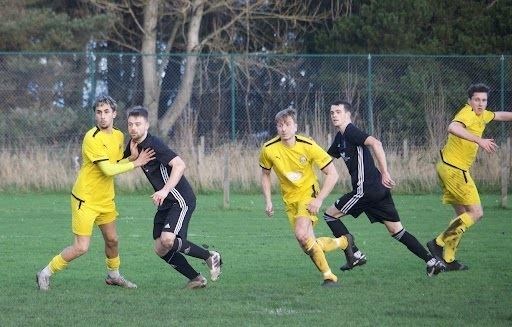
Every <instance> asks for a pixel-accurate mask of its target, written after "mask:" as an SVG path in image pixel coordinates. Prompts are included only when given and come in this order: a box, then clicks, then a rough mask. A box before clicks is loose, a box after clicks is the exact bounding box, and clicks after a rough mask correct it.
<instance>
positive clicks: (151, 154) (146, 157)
mask: <svg viewBox="0 0 512 327" xmlns="http://www.w3.org/2000/svg"><path fill="white" fill-rule="evenodd" d="M153 159H155V151H154V150H153V149H150V148H147V149H144V150H143V151H142V152H141V153H139V157H138V158H137V160H135V161H134V162H133V164H134V165H135V167H141V166H144V165H145V164H147V163H148V162H150V161H151V160H153Z"/></svg>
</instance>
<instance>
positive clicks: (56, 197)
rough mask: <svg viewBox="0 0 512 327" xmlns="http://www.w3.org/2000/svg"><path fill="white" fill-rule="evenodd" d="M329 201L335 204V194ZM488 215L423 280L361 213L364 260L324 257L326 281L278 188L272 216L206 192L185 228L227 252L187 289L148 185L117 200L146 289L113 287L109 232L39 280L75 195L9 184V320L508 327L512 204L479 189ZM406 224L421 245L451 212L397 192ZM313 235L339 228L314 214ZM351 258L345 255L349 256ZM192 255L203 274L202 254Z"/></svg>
mask: <svg viewBox="0 0 512 327" xmlns="http://www.w3.org/2000/svg"><path fill="white" fill-rule="evenodd" d="M332 200H334V198H333V197H331V198H330V199H329V201H326V203H325V205H328V204H330V203H331V201H332ZM482 200H483V204H484V209H485V217H484V220H483V221H482V223H479V224H478V225H476V226H474V227H473V228H471V229H470V230H469V231H468V232H467V233H466V234H465V235H464V239H463V240H462V244H461V248H460V250H459V255H458V257H459V258H460V259H461V260H462V261H464V262H465V263H467V264H468V265H469V266H470V270H468V271H464V272H452V273H445V274H441V275H439V276H437V277H435V278H428V277H426V275H425V272H424V264H423V262H421V261H420V260H419V259H418V258H416V257H414V256H413V255H411V254H410V253H409V252H408V251H407V249H406V248H405V247H404V246H402V245H401V244H400V243H398V242H396V241H394V240H393V239H392V238H391V237H389V236H388V234H387V232H386V230H385V229H384V227H383V226H381V225H377V224H374V225H370V224H369V222H368V220H367V219H366V217H365V216H364V215H363V216H361V217H359V219H357V220H354V219H352V218H351V217H346V218H345V219H344V221H345V222H346V224H347V226H348V228H349V229H350V230H351V231H352V232H353V233H354V234H355V235H356V240H357V244H358V245H359V247H360V248H361V249H362V250H364V252H365V253H366V254H367V256H368V263H367V265H366V266H364V267H362V268H359V269H355V270H353V271H350V272H345V273H342V272H340V271H339V270H338V267H339V265H340V264H341V263H342V257H343V256H342V255H341V254H340V253H339V252H338V253H329V254H328V259H329V262H330V263H331V267H332V268H333V271H335V272H336V273H337V275H338V277H340V282H341V285H342V287H341V288H338V289H324V288H322V287H320V283H321V277H320V274H319V273H318V272H317V271H316V269H315V268H314V266H313V264H312V263H311V262H310V260H309V258H308V257H307V256H306V255H305V254H303V252H302V251H301V250H300V249H299V247H298V245H297V242H296V241H295V239H294V238H293V236H292V233H291V231H290V229H289V226H288V222H287V220H286V219H285V217H284V213H283V212H282V205H281V202H280V200H279V198H277V197H276V198H275V202H274V203H275V205H276V207H277V210H276V212H277V213H276V216H275V217H274V218H273V219H268V218H266V216H264V214H263V208H264V207H263V201H262V197H261V196H260V195H233V196H232V199H231V209H229V210H223V209H222V208H221V204H222V195H221V194H210V195H201V196H199V198H198V208H197V210H196V213H195V215H194V217H193V220H192V222H191V225H190V227H189V238H190V239H191V240H192V241H194V242H196V243H198V244H206V245H208V246H209V247H210V248H213V249H217V250H219V251H220V252H221V253H222V255H223V259H224V267H223V274H222V276H221V278H220V280H219V281H217V282H211V283H209V285H208V287H207V288H206V289H201V290H197V291H190V290H187V289H184V288H183V287H184V285H185V282H186V281H185V280H184V278H183V277H181V276H180V275H178V273H176V272H175V271H173V270H171V269H170V268H169V267H168V266H166V265H165V264H164V263H163V262H162V261H161V260H160V259H159V258H158V257H157V256H156V255H154V253H153V250H152V246H153V241H152V238H151V231H152V219H153V214H154V212H153V210H154V208H153V207H152V205H151V203H150V199H149V196H148V195H127V194H121V195H119V196H118V211H119V212H120V219H119V221H118V231H119V235H120V247H121V259H122V267H121V268H122V273H124V274H125V275H126V276H127V277H128V278H129V279H131V280H133V281H134V282H136V283H137V284H138V286H139V288H138V289H136V290H125V289H120V288H115V287H109V286H106V285H105V284H104V282H103V278H104V276H105V265H104V255H103V241H102V239H101V234H100V233H99V231H98V230H95V232H94V235H93V240H92V244H91V248H90V251H89V253H88V254H87V255H85V256H83V257H81V258H79V259H77V260H76V261H74V262H72V263H71V264H70V265H69V267H68V269H67V270H65V271H63V272H61V273H59V274H57V275H55V276H54V277H53V278H52V285H51V286H52V289H51V290H50V291H49V292H46V293H44V292H40V291H38V290H37V289H36V286H35V277H34V276H35V273H36V271H37V270H38V269H40V268H41V267H43V266H44V265H46V264H47V262H48V261H49V260H50V259H51V258H52V257H53V256H54V255H55V254H57V253H58V252H59V251H60V250H61V249H62V248H63V247H65V246H67V245H68V244H70V243H71V241H72V234H71V232H70V217H69V198H68V196H67V195H64V194H0V226H1V227H0V228H1V233H0V234H1V235H0V262H1V263H2V264H1V265H0V276H1V279H0V308H1V314H0V326H44V325H54V326H164V325H165V326H263V325H266V326H273V325H280V326H323V325H325V326H327V325H329V326H331V325H332V326H334V325H340V326H390V325H393V326H396V325H398V326H477V325H487V326H510V325H512V310H511V308H512V273H511V272H510V267H511V264H512V242H511V237H510V235H511V222H510V216H511V213H512V212H511V210H504V209H500V208H499V206H498V205H499V201H498V197H497V196H492V195H489V196H483V197H482ZM395 202H396V204H397V207H398V209H399V212H400V214H401V217H402V220H403V223H404V226H406V228H407V229H408V230H409V231H410V232H412V233H413V234H415V235H416V237H417V238H418V239H419V240H420V241H421V242H422V243H426V241H428V240H429V239H431V238H432V237H433V236H435V235H436V233H437V232H439V231H441V230H442V229H444V228H445V227H446V226H447V224H448V221H449V219H450V217H451V215H452V212H451V209H450V208H449V207H447V206H443V205H441V204H440V201H439V197H438V196H436V195H422V196H396V197H395ZM316 232H317V235H330V233H329V231H328V228H327V226H326V224H325V223H324V222H322V221H321V222H319V224H318V226H317V228H316ZM343 261H344V259H343ZM190 262H191V263H193V265H194V266H195V267H196V268H197V269H199V270H200V271H202V272H203V273H205V274H206V275H207V270H206V267H205V266H204V265H203V264H202V263H200V262H199V261H198V260H197V259H193V258H191V259H190Z"/></svg>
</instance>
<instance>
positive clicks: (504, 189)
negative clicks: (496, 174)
mask: <svg viewBox="0 0 512 327" xmlns="http://www.w3.org/2000/svg"><path fill="white" fill-rule="evenodd" d="M501 155H502V161H501V162H502V163H503V164H502V166H501V207H502V208H506V207H507V206H508V204H507V202H508V179H509V176H510V137H507V145H506V146H505V149H504V150H503V152H502V154H501Z"/></svg>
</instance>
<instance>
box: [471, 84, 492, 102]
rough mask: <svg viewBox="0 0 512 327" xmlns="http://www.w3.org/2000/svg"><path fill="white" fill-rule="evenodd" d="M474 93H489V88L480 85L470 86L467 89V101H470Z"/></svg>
mask: <svg viewBox="0 0 512 327" xmlns="http://www.w3.org/2000/svg"><path fill="white" fill-rule="evenodd" d="M475 93H489V87H488V86H487V85H485V84H482V83H478V84H472V85H471V86H470V87H469V88H468V99H471V98H472V97H473V94H475Z"/></svg>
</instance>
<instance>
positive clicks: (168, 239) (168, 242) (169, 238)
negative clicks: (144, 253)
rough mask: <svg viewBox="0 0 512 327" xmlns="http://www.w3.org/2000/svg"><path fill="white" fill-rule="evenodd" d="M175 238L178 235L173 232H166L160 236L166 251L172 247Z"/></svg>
mask: <svg viewBox="0 0 512 327" xmlns="http://www.w3.org/2000/svg"><path fill="white" fill-rule="evenodd" d="M175 240H176V235H174V234H172V233H165V234H162V235H161V236H160V244H161V245H162V247H163V248H164V249H165V250H166V251H169V250H170V249H171V248H172V246H173V245H174V241H175Z"/></svg>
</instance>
